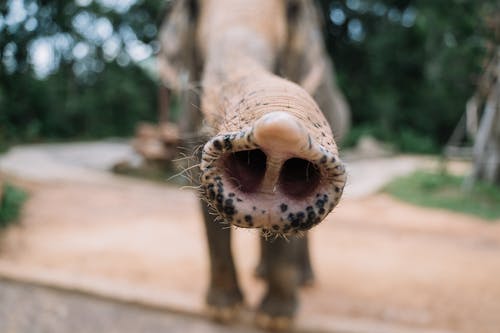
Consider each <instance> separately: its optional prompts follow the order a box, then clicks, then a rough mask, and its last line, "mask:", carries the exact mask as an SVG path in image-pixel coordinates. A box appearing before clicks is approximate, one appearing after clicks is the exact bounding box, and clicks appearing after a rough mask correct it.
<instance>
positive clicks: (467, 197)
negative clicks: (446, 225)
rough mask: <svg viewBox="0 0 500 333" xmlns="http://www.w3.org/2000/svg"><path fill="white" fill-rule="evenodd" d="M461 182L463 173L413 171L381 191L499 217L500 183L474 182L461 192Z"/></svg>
mask: <svg viewBox="0 0 500 333" xmlns="http://www.w3.org/2000/svg"><path fill="white" fill-rule="evenodd" d="M462 182H463V177H458V176H453V175H450V174H448V173H445V172H441V173H440V172H424V171H417V172H415V173H413V174H411V175H409V176H406V177H401V178H398V179H396V180H394V181H392V182H391V183H390V184H389V185H387V186H386V187H385V189H384V191H385V192H388V193H390V194H391V195H393V196H395V197H397V198H399V199H401V200H404V201H407V202H410V203H412V204H415V205H420V206H426V207H433V208H444V209H448V210H451V211H455V212H461V213H466V214H472V215H476V216H479V217H482V218H485V219H489V220H494V219H499V218H500V187H498V186H494V185H490V184H485V183H477V184H476V185H475V186H474V188H473V189H472V190H471V191H469V192H465V191H464V190H462Z"/></svg>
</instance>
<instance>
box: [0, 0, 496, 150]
mask: <svg viewBox="0 0 500 333" xmlns="http://www.w3.org/2000/svg"><path fill="white" fill-rule="evenodd" d="M317 2H318V3H319V4H320V5H321V7H322V9H323V13H324V16H325V20H324V21H325V23H326V29H325V30H326V31H327V34H326V36H325V40H326V45H327V47H328V50H329V52H330V53H331V54H332V56H333V59H334V61H335V64H336V70H337V74H338V79H339V84H340V86H341V88H342V90H343V91H344V92H345V94H346V97H347V99H348V101H349V103H350V105H351V108H352V111H353V124H354V129H353V132H352V133H351V134H350V136H349V138H348V139H347V144H351V145H352V144H353V143H354V142H355V141H356V139H357V138H359V136H360V135H361V134H363V133H369V134H371V135H373V136H374V137H376V138H378V139H381V140H386V141H391V142H393V143H394V145H395V146H396V147H397V148H399V149H401V150H403V151H411V152H422V153H424V152H425V153H429V152H437V151H439V150H440V147H441V146H442V145H443V143H445V142H446V140H447V139H448V138H449V136H450V134H451V132H452V130H453V128H454V126H455V125H456V124H457V122H458V120H459V118H460V116H461V114H462V113H463V110H464V105H465V102H466V100H467V98H468V97H469V96H471V95H472V94H473V90H474V88H475V87H474V84H475V80H476V78H477V76H478V74H479V73H480V72H481V62H482V60H483V59H484V53H485V45H486V42H487V40H490V41H491V36H489V35H488V33H487V31H486V29H485V28H484V21H485V16H486V14H488V13H493V12H494V11H493V8H494V7H495V6H496V8H498V4H497V1H495V0H481V1H472V0H449V1H430V0H346V1H340V0H317ZM13 3H14V1H12V0H7V1H3V2H1V4H0V57H1V61H0V150H1V149H4V148H3V147H5V146H7V145H8V144H11V143H14V142H21V141H40V140H47V139H63V138H94V137H103V136H128V135H131V134H132V130H133V128H134V126H135V123H136V122H137V121H140V120H145V121H151V120H154V119H155V118H156V110H157V97H156V92H157V87H156V84H157V83H156V82H155V81H154V79H153V78H151V77H149V76H148V74H146V71H144V70H142V69H141V68H140V66H139V62H138V60H137V59H135V60H134V59H133V56H132V55H133V53H134V52H132V51H131V50H133V49H134V45H142V47H143V48H146V49H149V51H150V53H151V55H154V52H155V51H157V49H158V43H157V42H156V41H155V39H156V37H157V36H156V35H157V31H158V26H159V24H160V22H161V20H162V19H163V17H164V14H165V7H166V6H165V4H166V3H169V1H156V0H138V1H135V2H124V3H128V4H131V5H130V8H128V7H126V6H128V5H124V4H123V3H122V2H120V1H111V2H110V1H102V0H94V1H60V0H48V1H42V0H23V1H21V2H19V3H21V5H22V6H23V8H24V9H25V14H26V15H24V17H23V16H22V15H21V16H19V15H18V16H19V17H21V19H20V20H19V21H18V22H14V23H12V22H11V23H9V24H7V23H6V22H7V19H6V18H7V17H9V12H10V11H11V8H12V7H13ZM124 6H125V7H124ZM335 11H336V13H337V14H339V15H340V16H338V15H337V16H338V17H337V19H336V20H333V19H332V18H333V17H334V15H332V14H333V13H334V12H335ZM33 22H36V24H35V25H33ZM78 22H83V23H81V24H78ZM99 22H101V23H102V22H105V23H106V22H107V24H108V25H109V26H110V27H111V30H110V34H108V35H106V29H104V30H103V29H97V26H98V23H99ZM105 26H106V24H105V25H104V26H103V25H101V26H100V27H101V28H103V27H104V28H105ZM108 30H109V29H108ZM98 31H100V32H101V33H103V34H101V35H100V34H99V33H98ZM108 32H109V31H108ZM41 41H42V42H43V41H45V42H50V45H52V51H53V54H52V57H51V60H52V62H51V63H50V64H49V65H47V66H45V67H46V68H42V69H43V70H45V73H44V74H40V73H38V72H37V70H35V67H36V66H35V65H34V60H33V59H34V58H33V54H34V53H35V52H34V51H33V50H34V49H35V46H36V45H37V43H38V42H41ZM492 42H493V44H494V43H498V41H494V40H493V41H492ZM113 43H114V44H113ZM110 45H111V46H112V45H115V47H116V50H115V51H116V52H110V49H113V47H111V48H110V47H109V46H110ZM78 50H80V52H77V51H78ZM82 50H84V51H85V52H83V53H82ZM174 111H175V109H174V110H173V112H172V115H173V116H175V112H174Z"/></svg>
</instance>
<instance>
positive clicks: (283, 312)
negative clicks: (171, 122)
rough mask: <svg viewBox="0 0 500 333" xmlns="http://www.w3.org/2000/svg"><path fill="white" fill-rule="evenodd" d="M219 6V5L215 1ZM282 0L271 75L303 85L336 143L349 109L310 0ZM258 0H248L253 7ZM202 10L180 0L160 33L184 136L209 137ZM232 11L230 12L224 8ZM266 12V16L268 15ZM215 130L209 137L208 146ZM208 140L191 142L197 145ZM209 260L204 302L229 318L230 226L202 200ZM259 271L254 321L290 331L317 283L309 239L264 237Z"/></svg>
mask: <svg viewBox="0 0 500 333" xmlns="http://www.w3.org/2000/svg"><path fill="white" fill-rule="evenodd" d="M211 1H215V0H211ZM267 1H279V2H280V4H282V5H283V6H285V9H284V10H285V11H286V15H287V16H286V20H287V26H286V34H287V37H286V44H285V45H284V47H282V48H281V49H280V50H279V54H276V55H274V57H275V59H276V61H275V63H274V73H275V74H277V75H279V76H282V77H285V78H287V79H288V80H291V81H293V82H296V83H298V84H299V85H300V86H301V87H302V88H303V89H304V90H305V91H307V92H308V93H309V94H311V95H312V96H313V98H314V99H315V101H316V103H317V104H318V105H319V107H320V109H321V110H322V111H323V114H324V116H325V118H326V119H327V120H328V122H329V123H330V126H331V128H332V131H333V133H334V137H335V140H336V141H337V142H338V141H339V140H340V139H341V138H342V137H343V135H344V134H345V133H346V131H347V129H348V127H349V109H348V106H347V103H346V102H345V99H344V97H343V95H342V93H341V92H340V91H339V90H338V88H337V87H336V85H335V82H334V77H333V66H332V64H331V62H330V60H329V58H328V57H327V56H326V53H325V50H324V46H323V44H322V38H321V32H320V28H319V26H318V23H317V22H318V17H319V16H318V15H317V13H316V11H315V10H316V9H315V8H314V6H313V2H312V1H308V0H267ZM257 3H258V1H247V5H248V6H253V5H255V4H257ZM201 8H203V6H200V4H199V3H198V1H196V0H178V1H176V2H175V3H174V4H173V7H172V10H171V12H170V14H169V16H167V18H166V20H165V23H164V25H163V27H162V31H161V33H160V40H161V45H162V51H161V53H160V56H159V59H158V60H159V64H160V74H161V78H162V81H163V82H164V84H165V85H166V86H167V87H169V88H170V89H172V90H176V91H181V92H183V93H182V95H181V96H182V105H183V109H184V110H183V116H182V118H181V120H180V124H179V126H180V130H181V133H190V134H192V133H202V135H203V133H204V131H205V130H206V129H205V128H203V123H204V120H203V116H204V115H203V114H202V113H200V109H201V100H200V94H202V93H203V88H202V87H201V88H200V87H199V86H195V85H193V83H195V82H200V81H203V70H204V61H205V59H204V58H203V55H202V52H200V51H199V49H200V48H201V47H200V45H197V43H196V41H197V36H198V35H199V31H197V28H198V18H199V17H200V10H201ZM221 10H223V11H224V10H227V8H221ZM262 15H265V14H264V13H263V14H262ZM213 134H214V133H210V132H209V133H208V134H207V135H206V137H204V139H203V142H205V141H206V140H208V139H209V138H210V136H211V135H213ZM203 142H197V143H193V148H194V145H195V144H200V143H203ZM201 205H202V209H203V216H204V220H205V227H206V234H207V239H208V248H209V256H210V285H209V289H208V292H207V298H206V301H207V304H208V305H209V309H210V312H211V314H212V315H213V317H214V318H215V319H219V320H223V321H226V320H230V319H232V318H233V317H234V316H235V315H236V310H237V308H238V306H239V305H240V304H241V303H242V302H243V294H242V292H241V288H240V286H239V284H238V281H237V277H236V269H235V265H234V262H233V257H232V254H231V246H230V238H231V234H230V228H227V227H225V226H224V225H221V224H220V223H218V222H217V221H214V220H215V219H216V218H215V216H214V215H213V214H211V213H210V212H209V208H208V207H207V204H206V202H205V201H202V202H201ZM256 274H257V275H258V276H259V277H261V278H263V279H264V280H265V281H266V282H267V286H268V287H267V291H266V293H265V295H264V297H263V299H262V302H261V304H260V306H259V309H258V315H257V323H258V324H260V325H261V326H263V327H265V328H271V329H286V328H287V327H288V326H289V325H290V322H291V319H292V318H293V316H294V314H295V312H296V310H297V306H298V299H297V288H298V286H301V285H306V284H310V283H312V282H313V279H314V275H313V271H312V269H311V263H310V259H309V251H308V238H307V235H305V236H304V237H299V238H297V237H289V238H288V240H285V239H284V238H279V237H278V238H276V239H271V240H265V239H264V238H263V237H262V238H261V259H260V263H259V265H258V267H257V270H256Z"/></svg>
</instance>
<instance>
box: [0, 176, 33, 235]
mask: <svg viewBox="0 0 500 333" xmlns="http://www.w3.org/2000/svg"><path fill="white" fill-rule="evenodd" d="M0 186H2V185H1V184H0ZM26 199H27V194H26V192H24V191H23V190H21V189H19V188H17V187H15V186H12V185H10V184H4V185H3V186H2V187H1V188H0V230H1V229H2V228H5V227H7V226H8V225H9V224H12V223H14V222H16V221H17V220H18V219H19V215H20V213H21V207H22V205H23V203H24V201H26Z"/></svg>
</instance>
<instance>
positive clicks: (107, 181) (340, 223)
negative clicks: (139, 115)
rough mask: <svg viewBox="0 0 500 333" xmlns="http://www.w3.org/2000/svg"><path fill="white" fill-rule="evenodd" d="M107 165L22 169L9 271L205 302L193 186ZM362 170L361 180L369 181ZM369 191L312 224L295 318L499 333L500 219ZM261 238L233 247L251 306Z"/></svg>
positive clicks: (304, 323) (6, 245) (175, 303)
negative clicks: (109, 169) (306, 281)
mask: <svg viewBox="0 0 500 333" xmlns="http://www.w3.org/2000/svg"><path fill="white" fill-rule="evenodd" d="M70 151H71V150H70ZM82 156H83V157H82ZM82 156H79V157H78V158H81V159H84V160H85V155H82ZM78 158H77V159H78ZM23 161H24V162H23V163H22V164H23V165H24V167H28V166H27V165H26V164H25V163H26V161H27V160H26V159H24V160H23ZM72 161H73V162H74V161H75V159H72ZM398 161H399V162H398V163H403V162H401V160H398ZM2 163H3V164H2ZM9 163H10V164H9ZM89 163H90V162H89ZM356 163H357V164H356ZM360 163H364V164H360ZM377 163H379V164H376V165H377V167H376V168H370V167H369V163H368V162H366V161H361V162H353V163H351V164H350V167H351V173H356V172H357V171H356V170H363V172H362V174H363V176H364V177H365V178H366V179H367V183H370V182H373V180H371V178H377V176H376V175H377V174H378V173H380V170H381V169H380V168H381V167H383V165H384V162H383V161H378V162H377ZM14 164H15V163H13V162H12V159H9V158H4V159H3V160H0V169H1V168H3V170H4V171H5V170H6V169H7V171H9V173H11V174H12V173H13V171H15V168H13V167H12V166H13V165H14ZM403 164H404V163H403ZM6 165H7V166H6ZM75 165H76V164H75ZM360 165H361V166H360ZM387 165H389V164H387ZM412 165H413V167H415V164H412ZM102 167H103V168H104V166H102ZM9 168H10V169H9ZM86 168H87V167H86ZM356 168H358V169H356ZM405 168H406V167H405ZM31 169H34V170H36V169H37V164H36V163H31ZM40 169H41V167H40V168H38V170H36V172H35V171H32V173H33V174H35V173H39V174H42V173H43V172H41V170H40ZM98 169H99V168H96V167H92V166H91V167H88V168H87V169H86V171H85V176H84V177H83V176H82V177H81V178H79V177H78V175H79V172H82V170H73V172H74V174H75V175H76V177H73V176H71V177H66V176H67V175H66V176H63V174H64V172H63V171H60V172H59V173H56V174H55V175H54V176H53V177H41V178H40V177H38V178H37V177H29V176H26V177H22V173H17V174H15V176H16V177H17V178H18V179H19V178H23V179H25V180H24V184H25V185H26V186H28V188H29V189H30V199H29V201H28V202H27V205H26V207H25V211H24V214H23V218H22V223H21V225H20V226H19V227H15V228H12V229H10V230H9V231H8V232H6V233H5V234H4V235H3V237H2V238H1V239H0V275H2V274H3V275H9V274H10V276H15V275H16V274H20V276H29V275H30V274H31V275H36V276H42V277H44V276H45V277H46V280H51V281H56V282H57V281H59V282H60V283H61V284H66V285H68V284H70V285H72V286H73V287H74V286H76V288H83V289H92V288H97V289H99V290H101V291H103V293H106V290H116V292H117V293H119V292H120V290H128V292H129V294H132V295H136V296H137V297H139V298H140V297H142V298H143V299H149V300H152V301H153V302H157V303H163V304H165V305H166V306H167V307H168V306H170V307H172V308H176V309H177V310H179V309H180V310H183V309H185V310H186V311H188V312H189V311H191V312H193V313H201V312H203V293H204V289H205V286H206V283H207V281H206V277H207V261H206V254H205V252H206V251H205V246H206V244H205V240H204V237H203V229H202V223H201V214H200V212H199V209H198V203H197V200H196V196H195V194H194V193H193V192H192V191H190V190H179V189H178V188H176V187H173V186H168V185H159V184H154V183H151V182H145V181H138V180H132V179H128V178H123V177H116V176H110V175H107V174H106V175H105V174H103V173H102V171H99V170H98ZM400 169H401V168H400ZM407 169H408V170H409V169H411V168H410V167H408V168H407ZM407 169H405V172H408V170H407ZM370 172H371V173H370ZM400 172H403V171H401V170H400ZM14 173H15V172H14ZM93 173H95V176H96V177H94V176H93ZM97 175H98V176H97ZM352 176H353V175H352V174H351V177H352ZM360 177H361V176H358V177H356V179H357V180H356V181H352V183H355V182H356V183H355V184H353V185H352V186H358V185H356V184H360V183H362V181H361V180H362V179H360ZM362 192H363V191H359V193H357V194H356V193H355V192H353V191H352V192H351V194H349V195H346V198H345V199H344V200H342V201H341V204H340V205H339V207H338V208H337V209H336V210H334V212H333V213H332V214H331V215H330V216H329V217H328V218H327V220H326V221H325V222H323V223H322V224H321V225H319V226H318V227H316V228H315V229H314V230H313V231H312V232H311V237H312V254H313V264H314V268H315V272H316V276H317V283H316V284H315V285H314V286H313V287H311V288H307V289H304V290H303V291H302V294H301V300H302V306H301V309H300V315H299V318H298V325H299V326H301V327H309V328H311V329H312V330H314V329H315V328H317V329H318V330H319V329H322V330H323V331H325V330H326V331H329V329H331V331H333V327H336V328H335V329H338V327H341V326H342V325H345V327H348V326H349V325H351V326H349V327H356V325H358V327H365V328H366V327H370V323H377V325H379V326H377V327H380V323H382V324H384V323H387V324H390V325H396V327H398V325H399V327H401V328H403V327H404V328H413V329H415V330H418V329H434V330H439V331H443V332H470V333H476V332H482V333H490V332H491V333H494V332H495V333H497V332H499V330H500V279H499V278H498V277H499V276H500V224H499V223H498V222H500V221H497V223H492V222H486V221H483V220H481V219H478V218H475V217H470V216H466V215H462V214H456V213H452V212H446V211H440V210H434V209H424V208H418V207H414V206H411V205H408V204H405V203H402V202H399V201H397V200H395V199H393V198H391V197H389V196H386V195H383V194H371V195H369V194H368V193H371V192H373V189H371V190H370V191H366V192H364V193H362ZM257 244H258V243H257V234H256V232H255V231H248V230H236V232H235V239H234V250H235V252H236V258H237V266H238V269H239V273H240V274H239V275H240V279H241V281H242V283H243V288H244V291H245V294H246V298H247V303H248V304H249V306H250V307H252V306H254V305H255V304H256V303H257V302H258V300H259V297H260V296H261V295H262V292H263V285H262V283H261V282H260V281H259V280H257V279H255V278H254V277H253V274H252V272H253V269H254V267H255V265H256V262H257V255H258V252H257ZM68 281H70V282H68ZM138 295H139V296H138ZM339 323H340V324H339ZM335 325H337V326H335ZM374 327H375V326H374ZM391 327H393V326H391ZM345 331H347V329H346V330H345ZM357 331H360V332H361V331H363V330H362V329H359V330H357ZM375 331H376V330H369V329H368V330H366V332H375ZM379 331H380V332H389V331H390V330H389V328H387V329H386V330H384V329H382V330H378V331H377V332H379ZM393 331H394V332H403V329H400V330H398V329H396V330H393ZM408 331H410V330H408Z"/></svg>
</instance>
